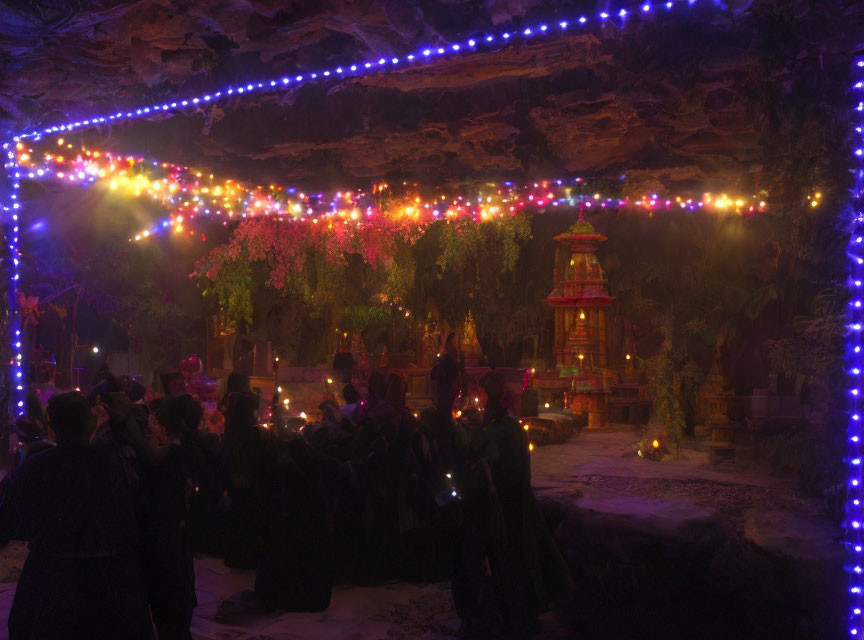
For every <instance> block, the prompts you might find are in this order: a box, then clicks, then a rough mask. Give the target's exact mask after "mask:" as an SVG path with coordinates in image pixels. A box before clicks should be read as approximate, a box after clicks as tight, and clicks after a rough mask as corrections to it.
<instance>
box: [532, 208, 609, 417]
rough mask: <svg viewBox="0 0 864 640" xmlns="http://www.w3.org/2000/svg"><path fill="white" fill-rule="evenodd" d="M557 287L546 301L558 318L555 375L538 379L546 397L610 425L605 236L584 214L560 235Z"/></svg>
mask: <svg viewBox="0 0 864 640" xmlns="http://www.w3.org/2000/svg"><path fill="white" fill-rule="evenodd" d="M555 241H556V242H557V243H558V244H559V245H561V249H559V251H558V252H557V256H558V257H557V264H556V267H555V271H554V288H553V290H552V292H551V293H550V294H549V296H548V297H547V298H546V302H547V303H548V304H549V305H551V306H552V309H553V312H554V315H555V334H554V340H553V350H554V355H555V373H556V374H557V375H553V376H549V375H546V376H542V377H539V376H538V384H539V386H540V387H541V389H543V390H544V391H545V392H547V393H546V394H544V395H547V394H549V395H552V396H554V395H555V394H556V391H557V393H558V394H560V396H561V402H562V404H563V405H564V407H565V408H568V409H570V410H571V411H574V412H576V413H585V412H587V413H588V427H589V428H602V427H605V426H607V425H608V422H609V417H608V406H607V405H608V395H609V383H610V378H611V374H610V372H609V370H608V369H607V364H608V363H607V343H606V338H607V336H606V334H607V322H608V318H607V311H608V308H609V305H610V304H612V302H613V300H614V298H612V297H611V296H610V295H609V291H608V289H607V284H606V279H605V277H604V275H603V269H602V268H601V267H600V261H599V260H598V259H597V255H596V252H597V249H598V247H599V246H600V244H601V243H603V242H605V241H606V237H605V236H603V235H601V234H599V233H597V231H596V230H595V229H594V227H593V226H592V225H591V223H590V222H588V221H586V220H584V219H583V218H582V216H581V215H580V217H579V221H578V222H576V224H574V225H573V226H572V227H570V229H568V230H567V232H565V233H562V234H560V235H558V236H555Z"/></svg>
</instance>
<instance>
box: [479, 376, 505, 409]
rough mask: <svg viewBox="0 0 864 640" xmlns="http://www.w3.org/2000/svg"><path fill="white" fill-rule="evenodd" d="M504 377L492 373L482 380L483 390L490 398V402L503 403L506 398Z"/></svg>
mask: <svg viewBox="0 0 864 640" xmlns="http://www.w3.org/2000/svg"><path fill="white" fill-rule="evenodd" d="M504 383H505V380H504V376H503V375H501V374H500V373H498V372H497V371H490V372H489V373H487V374H486V375H485V376H484V377H483V380H482V384H483V390H484V391H485V392H486V396H487V397H488V398H489V402H501V399H502V398H503V397H504V389H505V386H504Z"/></svg>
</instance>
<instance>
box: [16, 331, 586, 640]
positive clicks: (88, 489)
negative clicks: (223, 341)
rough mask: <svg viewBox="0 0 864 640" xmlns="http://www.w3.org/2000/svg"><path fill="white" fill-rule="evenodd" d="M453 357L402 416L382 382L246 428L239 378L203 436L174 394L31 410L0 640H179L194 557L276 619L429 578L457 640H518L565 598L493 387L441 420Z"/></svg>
mask: <svg viewBox="0 0 864 640" xmlns="http://www.w3.org/2000/svg"><path fill="white" fill-rule="evenodd" d="M456 344H457V343H456V340H455V336H451V337H450V338H449V339H448V341H447V349H446V352H445V353H444V354H443V355H442V357H441V359H440V361H439V362H438V363H437V364H436V365H435V367H434V368H433V369H432V382H433V386H434V389H435V393H434V402H433V404H434V406H432V407H430V408H427V409H425V410H423V411H422V412H420V413H419V414H415V413H414V412H412V411H411V410H410V409H409V408H408V407H407V405H406V388H405V384H404V381H403V380H402V379H401V378H400V377H399V376H397V375H389V376H385V375H384V374H382V373H373V374H372V375H371V376H370V379H369V381H368V392H367V393H366V394H365V395H362V394H360V393H359V392H358V391H357V389H356V388H355V387H354V386H352V385H351V384H350V383H349V384H348V385H346V386H345V388H344V390H343V400H344V402H343V403H342V404H341V405H340V404H339V403H338V402H335V401H334V400H332V399H331V400H327V401H325V402H323V403H322V404H321V405H320V407H319V410H320V416H319V419H318V420H316V421H314V422H310V423H308V424H305V423H304V421H300V422H299V423H297V422H296V421H292V420H291V419H288V418H287V416H285V415H283V414H280V412H281V411H282V406H283V405H282V404H281V403H280V402H279V399H278V396H277V397H275V398H274V399H273V403H272V405H271V411H272V414H271V415H269V417H268V420H267V421H263V420H260V419H259V415H258V411H259V406H260V398H259V396H258V395H257V394H256V393H255V392H253V390H252V388H251V387H250V382H249V378H248V377H247V376H244V375H241V374H237V373H234V374H231V375H230V376H229V377H228V380H227V387H226V389H225V393H224V394H223V395H222V397H221V398H220V402H219V411H220V413H221V414H222V415H223V416H224V431H223V432H222V433H217V432H215V431H214V430H212V429H209V428H208V424H207V421H205V420H202V418H203V416H204V409H203V407H202V405H201V403H200V402H199V401H198V400H197V399H196V398H195V397H193V396H192V395H190V394H189V393H187V392H185V390H184V389H183V388H182V387H181V386H177V385H169V388H168V390H167V391H168V392H167V393H166V394H165V395H164V396H162V397H158V398H152V399H149V398H148V394H147V391H146V390H145V389H144V388H143V387H142V386H141V385H140V384H138V383H135V382H134V381H121V380H117V379H115V378H114V377H113V376H111V375H110V374H106V375H105V376H103V380H102V381H100V383H99V384H98V385H97V386H96V388H95V389H94V390H93V392H92V393H91V394H90V396H89V397H85V396H84V395H82V394H81V393H79V392H70V393H59V394H55V395H54V396H52V397H51V398H50V399H49V400H48V402H47V408H46V411H45V412H44V415H43V414H42V411H41V406H40V405H39V403H38V402H33V403H31V405H32V406H28V416H27V417H26V418H22V419H20V420H19V421H18V423H17V424H16V432H17V433H18V436H19V439H20V440H21V442H22V444H21V446H20V447H19V455H18V457H17V459H16V462H17V464H16V467H15V468H14V470H13V471H12V472H11V473H10V474H9V475H8V476H7V477H6V478H5V479H4V481H3V483H2V494H3V498H2V504H0V537H2V538H3V539H4V540H7V541H8V540H12V539H16V540H26V541H27V542H28V543H29V548H30V553H29V556H28V558H27V561H26V563H25V565H24V568H23V570H22V574H21V579H20V581H19V585H18V589H17V592H16V595H15V600H14V603H13V607H12V611H11V613H10V617H9V632H10V638H11V639H12V640H18V639H28V640H30V639H35V638H39V639H40V640H43V639H52V638H78V637H81V638H84V637H86V638H132V639H134V638H152V637H154V627H155V636H156V637H158V638H159V639H160V640H163V639H164V640H167V639H174V638H178V639H189V638H191V633H190V624H191V620H192V612H193V609H194V607H195V606H196V596H195V574H194V568H193V561H192V559H193V553H195V552H200V553H204V554H208V555H212V556H217V557H221V558H224V561H225V563H226V565H228V566H230V567H237V568H243V569H255V571H256V575H255V593H256V595H257V597H258V598H259V599H260V600H261V601H262V602H263V603H264V604H265V605H266V606H267V607H272V608H280V609H284V610H289V611H323V610H325V609H327V608H328V606H329V604H330V598H331V591H332V587H333V584H334V581H336V580H337V579H344V580H349V581H355V582H356V581H375V580H380V579H386V578H400V579H407V580H416V581H423V582H429V581H433V580H446V579H448V578H449V579H450V580H451V581H452V593H453V599H454V604H455V608H456V610H457V612H458V614H459V616H460V618H461V619H462V621H463V630H464V631H465V633H466V634H468V635H471V634H474V635H477V636H487V635H488V636H492V637H519V638H522V637H529V636H530V635H531V633H532V632H533V631H534V629H535V627H536V624H537V616H538V614H539V612H540V611H541V609H542V607H543V606H544V605H545V604H547V603H549V602H550V601H552V600H553V599H555V598H557V597H560V596H562V595H564V594H565V593H566V592H567V590H568V589H569V587H570V579H569V576H568V573H567V570H566V566H565V564H564V562H563V560H562V559H561V556H560V554H559V553H558V551H557V548H556V546H555V543H554V540H553V539H552V537H551V534H550V532H549V530H548V528H547V527H546V525H545V523H544V521H543V518H542V517H541V515H540V512H539V509H538V507H537V503H536V502H535V500H534V496H533V493H532V491H531V487H530V458H529V447H528V441H527V435H526V432H525V431H524V430H523V429H522V427H521V425H520V424H519V422H518V421H517V420H516V419H515V418H512V417H511V416H510V415H509V414H508V411H507V409H506V408H505V403H504V394H505V386H504V379H503V377H501V376H500V375H498V374H496V373H495V372H494V371H493V372H491V373H490V374H487V376H486V377H485V379H484V381H483V388H484V390H485V396H486V398H487V401H486V405H485V408H484V409H482V410H481V409H479V408H471V409H465V410H464V412H460V413H461V416H460V417H459V419H458V420H454V413H453V412H454V404H455V403H456V402H457V399H458V398H459V397H460V395H461V393H462V392H463V391H464V390H463V389H462V386H463V384H464V370H463V369H462V367H461V366H460V364H459V359H458V351H457V349H458V347H457V346H456ZM48 433H50V434H52V437H51V439H52V440H53V441H54V442H55V443H56V446H51V445H50V444H49V443H48V442H47V441H48V440H49V438H48V435H47V434H48Z"/></svg>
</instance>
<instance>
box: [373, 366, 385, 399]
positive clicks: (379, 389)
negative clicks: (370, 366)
mask: <svg viewBox="0 0 864 640" xmlns="http://www.w3.org/2000/svg"><path fill="white" fill-rule="evenodd" d="M386 394H387V380H386V379H385V378H384V374H383V373H381V372H380V371H373V372H372V373H371V374H369V400H370V401H371V400H381V399H382V398H383V397H384V396H385V395H386Z"/></svg>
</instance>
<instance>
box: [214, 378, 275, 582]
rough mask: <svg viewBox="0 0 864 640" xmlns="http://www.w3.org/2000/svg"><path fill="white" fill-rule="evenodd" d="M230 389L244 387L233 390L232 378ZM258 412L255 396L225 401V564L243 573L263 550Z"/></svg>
mask: <svg viewBox="0 0 864 640" xmlns="http://www.w3.org/2000/svg"><path fill="white" fill-rule="evenodd" d="M232 375H234V374H232ZM246 382H247V383H248V377H247V378H246ZM229 388H243V387H242V386H238V387H233V386H232V385H231V384H230V377H229ZM247 388H248V387H247ZM257 411H258V396H256V395H255V394H253V393H250V392H248V391H232V392H229V393H228V394H227V395H226V397H225V435H224V437H223V438H222V452H221V454H222V465H223V469H224V472H225V486H226V487H227V498H228V514H227V515H228V522H227V529H226V532H225V564H226V565H228V566H229V567H237V568H243V569H252V568H254V567H255V563H256V556H257V553H258V549H259V547H260V521H261V505H260V499H259V495H258V490H259V477H260V472H261V468H260V463H261V456H262V455H263V451H264V446H265V441H264V439H263V437H262V435H261V431H260V429H259V428H258V413H257Z"/></svg>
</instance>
